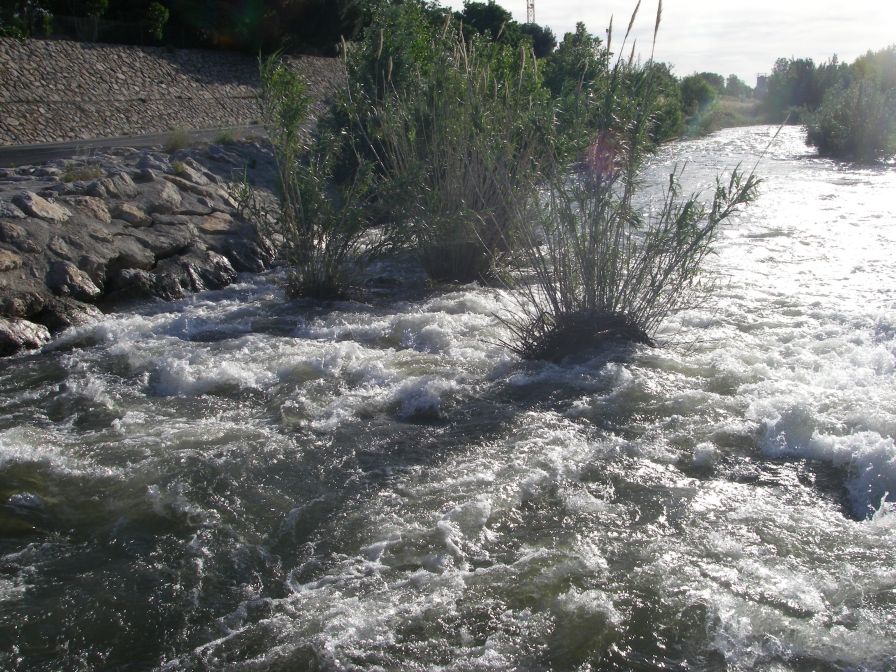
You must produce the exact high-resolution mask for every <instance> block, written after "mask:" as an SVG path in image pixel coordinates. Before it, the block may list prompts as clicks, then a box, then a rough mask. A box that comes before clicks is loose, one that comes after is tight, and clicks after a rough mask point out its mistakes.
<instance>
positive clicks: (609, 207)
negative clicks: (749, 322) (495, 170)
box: [496, 3, 758, 360]
mask: <svg viewBox="0 0 896 672" xmlns="http://www.w3.org/2000/svg"><path fill="white" fill-rule="evenodd" d="M661 11H662V4H661V3H660V9H659V10H658V13H657V22H656V29H655V30H657V29H658V28H659V23H660V15H661ZM635 12H636V13H637V8H636V10H635ZM633 22H634V15H633V17H632V20H631V22H630V23H629V31H630V30H631V26H632V23H633ZM611 36H612V33H611ZM655 36H656V33H654V38H655ZM627 38H628V33H626V39H627ZM624 44H625V41H623V45H624ZM608 48H609V44H608ZM620 51H622V49H620ZM651 70H652V69H651V68H649V67H641V66H638V65H636V64H635V63H634V59H633V57H632V56H630V57H629V58H628V59H627V60H626V59H622V58H619V59H618V60H617V61H616V62H615V64H614V65H613V66H612V67H611V69H610V71H609V72H608V73H607V77H606V79H605V81H606V89H605V90H604V91H603V92H602V94H603V95H601V96H598V97H596V99H594V100H593V101H592V102H591V103H590V104H591V105H594V106H596V109H594V110H592V111H593V112H594V113H595V118H596V119H597V120H598V129H599V130H598V131H597V133H596V134H595V136H594V137H593V140H592V143H591V145H590V146H589V147H588V149H587V150H586V152H585V154H584V158H583V160H582V162H581V164H580V166H579V169H578V170H577V171H575V172H573V173H569V172H567V173H565V174H564V173H561V171H554V172H553V177H551V178H550V179H549V180H548V181H547V183H546V186H545V191H544V193H543V194H542V195H541V196H540V197H538V198H533V199H530V200H529V201H527V202H526V203H525V204H524V206H525V208H522V207H521V208H520V209H519V211H518V220H519V221H520V222H521V229H520V230H521V235H520V236H519V237H518V240H519V241H520V243H521V255H520V262H521V263H520V265H519V266H518V275H520V276H525V277H526V278H527V280H528V281H527V282H524V283H521V287H520V290H519V296H520V297H521V302H522V304H523V310H522V311H521V313H520V314H518V315H516V316H513V317H510V318H508V319H507V320H506V322H507V325H508V326H509V328H510V330H511V332H512V334H513V339H512V342H511V343H509V345H510V347H511V348H512V349H513V350H515V351H516V352H517V353H519V354H520V355H521V356H522V357H524V358H539V359H555V360H556V359H562V358H563V357H564V356H566V355H569V354H572V353H574V352H577V351H581V350H584V349H588V348H592V347H595V346H600V345H602V344H604V343H606V342H607V341H611V340H624V341H628V342H638V343H645V344H652V343H653V338H654V335H655V333H656V330H657V328H658V326H659V324H660V322H661V321H662V320H663V319H664V318H665V317H666V316H668V315H669V314H670V313H671V312H672V311H674V310H676V309H677V308H679V307H681V306H682V305H685V304H687V303H688V302H689V300H691V299H693V298H694V297H695V296H696V295H697V294H698V293H699V291H700V288H701V285H700V283H699V279H700V275H701V270H702V267H703V262H704V260H705V258H706V256H707V254H709V252H710V251H711V249H712V244H713V242H714V240H715V238H716V236H717V233H718V230H719V226H720V225H721V224H722V222H724V221H725V220H726V219H727V218H728V217H730V216H731V215H732V214H733V213H734V212H735V210H736V209H737V207H738V206H739V205H741V204H743V203H747V202H749V201H750V200H751V199H752V198H754V196H755V193H756V187H757V184H758V180H757V178H756V177H755V176H754V175H753V174H752V173H751V174H749V175H744V174H743V173H741V172H740V171H737V170H735V171H734V172H733V173H732V174H731V176H730V177H729V178H728V179H727V180H721V179H719V180H718V181H717V184H716V188H715V192H714V194H713V197H712V200H711V202H710V203H709V204H703V203H702V202H701V200H700V198H699V195H696V194H691V195H684V194H682V191H681V187H680V184H679V176H680V172H679V171H676V172H673V173H672V174H671V175H670V176H669V181H668V184H667V186H666V188H665V191H664V196H663V199H662V201H661V203H659V207H657V208H655V209H652V210H642V209H639V208H638V207H637V206H636V201H635V199H636V196H637V195H638V194H639V192H640V191H641V188H642V186H643V185H642V184H641V182H640V174H641V171H642V169H643V167H644V163H645V160H646V159H647V158H648V156H649V155H650V153H651V151H652V148H653V143H652V141H651V138H650V133H649V131H650V126H651V119H652V114H653V110H654V103H655V91H654V89H653V82H652V79H651ZM624 80H626V81H627V82H628V84H627V86H626V90H627V91H629V92H630V94H631V95H630V96H622V95H620V92H621V87H622V83H623V81H624ZM496 179H500V175H497V176H496Z"/></svg>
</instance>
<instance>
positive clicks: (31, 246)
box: [0, 221, 40, 252]
mask: <svg viewBox="0 0 896 672" xmlns="http://www.w3.org/2000/svg"><path fill="white" fill-rule="evenodd" d="M0 241H2V242H4V243H6V244H7V245H12V246H13V247H15V248H16V249H17V250H19V251H20V252H39V251H40V245H38V244H37V243H36V242H35V241H34V239H33V238H32V237H31V235H30V234H29V233H28V231H26V230H25V229H24V228H23V227H21V226H19V225H18V224H13V223H12V222H3V221H0Z"/></svg>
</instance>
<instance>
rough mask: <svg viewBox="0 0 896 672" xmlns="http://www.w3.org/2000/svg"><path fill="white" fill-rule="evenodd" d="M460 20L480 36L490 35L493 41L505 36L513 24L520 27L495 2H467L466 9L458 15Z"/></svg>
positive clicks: (492, 0)
mask: <svg viewBox="0 0 896 672" xmlns="http://www.w3.org/2000/svg"><path fill="white" fill-rule="evenodd" d="M457 16H458V18H459V19H460V20H461V21H462V22H463V23H464V25H465V26H468V27H470V28H472V29H473V30H475V31H476V32H477V33H479V34H480V35H486V34H487V35H488V36H489V37H491V39H493V40H497V39H498V36H499V35H503V34H504V33H505V31H507V29H508V28H509V27H510V26H511V25H512V24H513V25H515V26H517V28H516V30H517V32H518V31H519V28H518V25H519V24H516V22H515V21H514V20H513V16H512V15H511V14H510V12H508V11H507V10H506V9H504V8H503V7H501V6H500V5H496V4H495V0H488V2H474V1H471V0H467V1H466V2H464V9H463V11H462V12H460V13H459V14H458V15H457Z"/></svg>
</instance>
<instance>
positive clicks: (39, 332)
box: [0, 317, 50, 357]
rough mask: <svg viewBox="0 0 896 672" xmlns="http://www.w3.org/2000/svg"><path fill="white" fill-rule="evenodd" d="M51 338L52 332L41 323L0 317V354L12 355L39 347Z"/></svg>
mask: <svg viewBox="0 0 896 672" xmlns="http://www.w3.org/2000/svg"><path fill="white" fill-rule="evenodd" d="M49 340H50V332H49V331H47V328H46V327H45V326H43V325H41V324H35V323H34V322H30V321H28V320H20V319H12V320H8V319H6V318H4V317H0V356H3V357H5V356H7V355H12V354H15V353H16V352H18V351H19V350H23V349H28V350H30V349H34V348H39V347H40V346H42V345H43V344H45V343H46V342H47V341H49Z"/></svg>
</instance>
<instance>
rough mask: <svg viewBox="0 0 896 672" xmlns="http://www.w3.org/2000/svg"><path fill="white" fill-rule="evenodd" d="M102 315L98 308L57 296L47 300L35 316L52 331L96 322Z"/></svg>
mask: <svg viewBox="0 0 896 672" xmlns="http://www.w3.org/2000/svg"><path fill="white" fill-rule="evenodd" d="M102 316H103V313H102V312H101V311H100V309H99V308H97V307H96V306H93V305H91V304H89V303H82V302H81V301H77V300H76V299H72V298H70V297H67V296H57V297H53V298H51V299H50V300H49V301H47V304H46V305H45V306H44V307H43V309H42V310H41V311H40V312H39V313H38V314H37V315H36V316H35V319H36V320H39V321H40V323H41V324H42V325H44V326H45V327H47V328H48V329H49V330H50V331H51V332H52V333H56V332H59V331H62V330H63V329H68V328H70V327H80V326H81V325H84V324H90V323H91V322H96V321H97V320H99V319H100V318H101V317H102Z"/></svg>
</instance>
